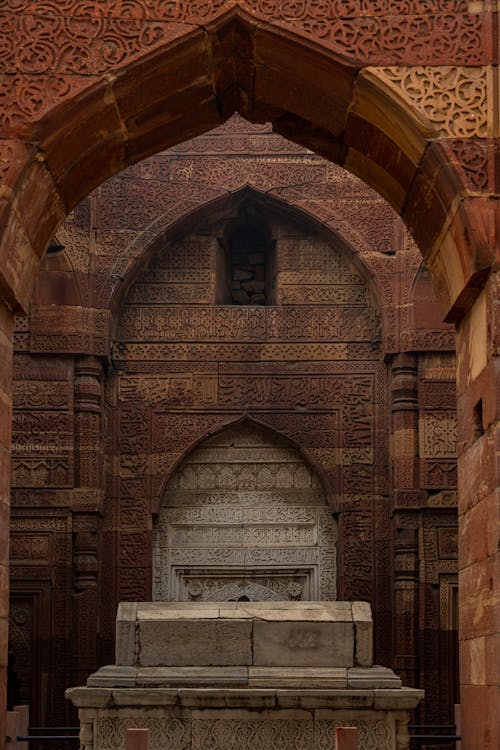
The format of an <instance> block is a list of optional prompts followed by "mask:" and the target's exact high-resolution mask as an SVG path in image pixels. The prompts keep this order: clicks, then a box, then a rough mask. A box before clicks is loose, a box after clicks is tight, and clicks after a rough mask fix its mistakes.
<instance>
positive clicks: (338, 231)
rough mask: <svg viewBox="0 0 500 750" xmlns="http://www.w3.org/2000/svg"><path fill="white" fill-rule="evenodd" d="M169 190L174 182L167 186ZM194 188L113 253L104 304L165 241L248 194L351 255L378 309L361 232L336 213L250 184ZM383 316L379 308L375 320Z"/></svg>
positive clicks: (115, 300) (115, 304)
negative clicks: (322, 213)
mask: <svg viewBox="0 0 500 750" xmlns="http://www.w3.org/2000/svg"><path fill="white" fill-rule="evenodd" d="M172 190H173V192H175V185H174V186H172ZM195 198H196V194H195V193H194V194H193V196H192V200H190V201H186V202H184V203H181V204H178V205H177V206H176V207H175V213H174V215H172V212H171V211H168V212H166V213H164V214H163V215H161V216H159V217H157V218H156V219H155V220H154V221H153V222H152V223H151V224H150V225H149V226H148V227H147V228H146V229H145V230H144V231H143V232H141V233H140V234H139V235H138V237H137V238H136V239H135V240H134V242H132V243H131V244H130V245H129V247H128V248H126V249H125V250H124V251H123V252H122V253H121V255H120V257H119V258H118V259H117V261H116V263H115V266H114V267H113V269H112V271H111V276H112V278H113V281H114V284H113V287H112V289H111V294H110V299H109V305H108V307H109V309H110V310H111V312H112V313H116V312H117V311H118V309H119V307H120V305H121V304H122V303H123V301H124V299H125V296H126V294H127V292H128V290H129V289H130V287H131V286H132V284H133V283H134V281H135V280H136V279H137V277H138V276H139V274H140V273H141V271H142V270H144V268H146V266H147V265H148V263H149V262H150V260H151V258H152V257H153V256H154V255H155V254H156V253H157V252H158V251H159V250H160V249H161V248H162V246H164V245H165V244H167V243H170V242H172V241H173V240H175V239H177V238H182V237H183V236H186V234H188V233H189V232H190V231H192V230H193V229H195V228H196V226H197V225H199V223H200V222H203V221H211V220H214V219H216V218H217V217H218V216H220V215H221V214H222V215H223V214H224V213H227V212H228V211H229V210H231V209H237V207H238V206H239V205H241V204H242V203H243V202H244V201H245V200H247V199H249V200H252V201H255V202H257V203H260V204H261V205H265V207H266V208H267V209H268V210H270V211H271V212H274V213H276V214H277V215H281V216H283V217H288V218H290V219H292V220H294V221H297V220H299V221H300V222H301V223H302V222H303V223H304V225H305V227H306V228H308V229H309V230H310V231H311V232H313V233H315V234H317V235H319V236H321V237H322V238H323V239H325V240H326V241H327V242H329V243H330V244H332V245H335V248H336V249H338V250H340V252H341V253H342V254H343V255H344V256H346V257H347V258H348V259H349V261H351V262H352V263H353V264H354V266H355V267H356V269H357V271H358V272H359V274H360V276H361V278H362V279H363V281H364V282H365V283H366V284H367V285H368V287H369V289H370V290H371V293H372V295H373V297H374V300H375V304H376V305H377V309H378V310H379V312H380V313H381V309H382V304H381V300H382V299H383V296H384V293H383V290H382V288H381V286H380V284H379V279H378V277H377V274H376V272H374V271H373V270H372V269H371V268H370V255H371V254H372V253H373V252H374V251H373V248H372V247H370V246H369V244H368V242H367V240H366V238H363V237H362V236H359V237H356V238H355V239H356V241H357V244H356V246H354V244H353V232H352V231H350V229H351V228H350V227H349V226H348V224H347V223H346V224H345V226H344V223H343V222H342V218H341V217H338V216H332V218H331V219H329V220H327V221H325V220H324V219H323V218H322V217H319V216H317V215H316V214H315V213H314V211H313V210H312V208H310V207H307V208H305V207H303V206H300V205H297V203H295V202H294V201H292V200H285V199H284V198H283V197H282V196H280V197H279V198H278V197H276V196H275V195H272V194H270V193H267V192H265V191H262V190H259V189H258V188H256V187H253V186H251V185H245V186H244V187H242V188H240V189H238V190H235V191H232V192H229V191H223V192H222V191H219V195H216V196H214V197H212V198H211V199H209V200H207V198H206V193H205V191H204V190H203V191H202V193H201V195H200V197H199V200H198V201H196V200H195ZM344 229H345V231H346V232H349V234H350V241H348V239H347V238H346V237H345V235H344V233H343V230H344ZM382 322H383V316H382V314H381V323H382Z"/></svg>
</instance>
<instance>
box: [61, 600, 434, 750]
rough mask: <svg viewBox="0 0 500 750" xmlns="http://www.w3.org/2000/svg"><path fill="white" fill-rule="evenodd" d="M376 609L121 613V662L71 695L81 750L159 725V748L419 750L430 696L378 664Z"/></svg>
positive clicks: (212, 607) (191, 606) (214, 606)
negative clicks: (340, 734) (347, 745)
mask: <svg viewBox="0 0 500 750" xmlns="http://www.w3.org/2000/svg"><path fill="white" fill-rule="evenodd" d="M371 639H372V623H371V612H370V608H369V605H367V604H366V603H364V602H352V603H351V602H281V603H280V602H272V603H269V602H236V603H232V602H229V603H213V602H210V603H206V604H205V603H202V604H199V603H176V602H162V603H154V604H145V603H144V604H132V603H126V604H122V605H120V608H119V611H118V617H117V647H116V662H117V663H116V664H114V665H109V666H105V667H102V668H101V669H100V670H98V672H96V673H95V674H94V675H92V676H91V677H90V678H89V680H88V683H87V686H86V687H78V688H71V689H69V690H68V691H67V692H66V695H67V697H68V698H69V699H70V700H71V701H72V702H73V703H74V705H75V706H77V707H78V709H79V717H80V722H81V747H82V748H84V750H118V748H123V747H124V743H125V730H126V728H127V727H148V728H149V730H150V748H151V750H263V748H265V750H331V748H335V727H336V726H357V727H358V728H359V736H360V750H407V748H408V747H409V736H408V729H407V725H408V721H409V716H410V711H411V710H412V709H414V708H415V707H416V706H417V704H418V702H419V701H420V700H421V699H422V697H423V691H421V690H414V689H411V688H405V687H402V686H401V681H400V680H399V678H398V677H397V676H396V675H395V674H394V672H392V670H390V669H387V668H384V667H380V666H373V664H372V663H371V661H372V657H371Z"/></svg>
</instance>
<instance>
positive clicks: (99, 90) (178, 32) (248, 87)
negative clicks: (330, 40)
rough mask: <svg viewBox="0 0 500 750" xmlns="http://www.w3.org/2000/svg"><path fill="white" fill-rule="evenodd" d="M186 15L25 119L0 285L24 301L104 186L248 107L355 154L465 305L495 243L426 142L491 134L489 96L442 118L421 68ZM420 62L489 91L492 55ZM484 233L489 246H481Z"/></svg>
mask: <svg viewBox="0 0 500 750" xmlns="http://www.w3.org/2000/svg"><path fill="white" fill-rule="evenodd" d="M174 26H175V25H174ZM187 28H188V31H186V30H185V29H186V27H182V28H179V27H178V25H177V26H175V29H174V28H173V29H172V30H173V33H174V38H173V39H171V41H169V42H167V43H166V44H164V45H162V46H160V47H158V48H156V49H154V50H153V51H151V52H148V53H147V54H144V55H142V56H141V57H139V58H138V59H137V60H135V61H133V62H131V63H130V64H128V65H125V66H124V67H122V68H118V69H117V70H114V71H112V72H111V71H110V72H109V73H107V74H106V75H104V76H103V77H102V78H101V79H100V80H99V81H98V82H96V83H95V84H94V85H93V86H91V87H90V88H86V89H85V90H84V91H82V92H80V93H77V94H74V95H68V98H67V99H66V100H65V101H63V102H62V103H61V104H60V105H59V106H57V107H55V108H54V109H53V110H51V111H50V112H48V113H47V114H46V115H45V116H44V117H42V119H41V120H39V121H38V122H36V123H33V124H32V125H27V126H26V129H25V131H24V132H23V129H22V128H20V130H21V132H22V136H21V137H22V138H25V142H21V141H20V140H13V141H11V142H6V143H7V146H4V150H5V148H6V149H7V151H6V153H7V159H6V160H5V163H6V164H8V166H7V167H5V168H4V169H3V172H4V174H5V183H6V190H5V189H4V191H3V194H4V195H5V196H6V199H5V200H4V201H3V205H2V206H1V207H0V208H2V209H3V213H4V217H3V220H2V223H3V225H4V227H5V231H4V233H3V248H2V247H1V246H0V258H5V262H4V263H2V265H1V266H0V272H1V275H0V291H2V292H3V295H4V296H5V297H6V298H7V299H8V300H10V301H11V303H12V304H13V305H17V306H18V307H21V308H24V309H26V308H27V306H28V302H29V298H30V296H31V290H32V287H33V282H34V277H35V275H36V272H37V270H38V265H39V258H40V257H41V255H42V254H43V252H44V250H45V248H46V246H47V243H48V241H49V239H50V237H51V236H52V235H53V234H54V232H55V229H56V228H57V226H58V224H59V223H60V222H61V221H62V219H63V218H64V216H65V214H66V213H67V212H68V211H69V210H70V209H71V208H72V207H73V206H74V205H75V204H76V203H77V202H78V201H79V200H80V199H81V198H82V197H83V196H85V195H87V194H88V193H89V192H90V191H91V190H92V189H93V188H94V187H95V186H96V185H98V184H100V183H102V182H103V181H104V180H105V179H107V178H108V177H110V176H111V175H112V174H115V173H116V172H118V171H120V170H121V169H123V168H124V167H126V166H127V165H129V164H132V163H134V162H136V161H139V160H141V159H143V158H145V157H147V156H149V155H151V154H153V153H156V152H158V151H160V150H163V149H165V148H168V147H169V146H172V145H174V144H176V143H178V142H180V141H182V140H185V139H187V138H190V137H193V136H195V135H199V134H200V133H202V132H205V131H207V130H209V129H211V128H213V127H215V126H216V125H218V124H220V122H221V121H224V120H225V119H226V118H227V117H228V116H229V115H230V114H232V113H233V112H234V111H239V112H240V114H242V115H243V116H244V117H246V118H248V119H250V120H252V121H264V120H272V121H273V123H274V128H275V130H276V131H277V132H279V133H281V134H282V135H284V136H285V137H287V138H289V139H291V140H294V141H297V142H299V143H301V144H302V145H304V146H306V147H308V148H310V149H312V150H314V151H315V152H316V153H318V154H320V155H323V156H326V157H327V158H328V159H330V160H332V161H335V162H337V163H339V164H342V165H344V166H345V167H346V168H347V169H349V170H350V171H352V172H353V173H355V174H357V175H358V176H359V177H361V178H362V179H363V180H364V181H365V182H367V183H368V184H369V185H370V186H372V187H374V188H375V189H376V190H377V191H378V192H379V193H380V194H381V195H382V196H383V197H385V198H386V199H387V200H389V202H390V203H391V204H392V205H393V206H394V208H395V209H396V210H397V211H398V213H399V214H400V215H402V216H403V218H404V220H405V221H406V223H407V225H408V226H409V228H410V231H411V232H412V233H413V235H414V236H415V239H416V241H417V244H418V245H419V247H420V250H421V252H422V254H423V255H424V258H426V260H427V262H428V265H429V268H430V270H431V273H432V274H433V276H434V278H435V285H436V288H437V289H438V290H439V294H440V298H441V303H442V306H443V308H444V309H445V310H447V311H448V315H449V317H453V316H454V315H455V316H456V315H459V314H460V313H461V311H463V309H464V307H466V306H467V305H468V304H469V303H470V301H471V299H472V298H473V297H474V295H475V294H476V293H477V289H476V288H479V287H480V286H481V285H482V283H483V282H484V277H485V275H487V273H488V270H489V266H490V263H491V257H490V252H489V249H488V245H489V243H488V242H487V239H488V238H487V232H486V231H485V229H484V227H483V226H482V220H481V219H479V220H478V219H477V218H474V216H475V213H477V212H471V206H473V203H471V202H470V201H469V203H467V202H466V201H464V197H467V196H466V194H467V189H466V187H465V186H464V182H463V179H462V178H461V176H460V174H459V170H457V169H456V168H455V166H454V165H453V162H452V160H451V159H450V157H449V155H448V154H447V152H446V149H444V148H443V147H442V146H441V145H440V144H439V143H436V144H430V145H429V143H430V141H431V140H432V139H436V138H439V137H442V138H451V137H455V136H457V135H461V136H462V137H463V136H464V135H465V136H466V137H474V136H480V137H487V136H488V135H491V132H490V131H491V129H489V125H488V122H487V117H486V122H485V115H484V106H482V104H481V106H480V107H476V109H474V117H473V118H472V120H473V129H472V130H470V132H469V131H467V132H466V133H460V132H459V133H456V132H454V130H453V128H454V127H455V126H454V125H453V123H455V122H459V123H464V122H465V123H467V116H466V115H465V116H462V117H460V114H461V111H462V110H461V108H463V107H465V106H466V101H467V96H468V94H469V93H470V92H469V91H468V88H467V85H464V81H461V82H460V81H459V82H460V83H461V90H464V91H465V92H466V93H465V96H463V97H462V99H463V101H460V98H459V97H458V100H457V102H456V106H455V107H454V108H453V107H452V108H451V109H452V110H453V111H452V112H450V116H449V117H448V118H447V120H446V122H443V121H442V118H441V119H440V117H439V116H436V113H433V110H432V106H431V107H427V108H426V107H425V106H423V107H422V106H419V105H418V104H417V103H416V99H418V96H417V97H415V94H414V91H413V89H412V86H411V80H410V82H409V83H408V81H406V80H405V77H408V76H410V78H411V69H410V68H407V69H404V68H403V69H400V68H369V67H368V68H364V69H360V64H359V62H357V61H355V60H348V59H346V58H345V57H343V56H341V55H339V54H336V53H334V52H332V51H331V50H330V49H328V48H327V47H326V46H323V45H322V44H320V43H317V42H313V41H311V40H310V39H307V38H305V37H304V36H303V35H300V34H296V33H294V32H292V31H290V30H288V29H284V28H282V27H280V26H278V25H272V24H270V23H267V22H265V21H262V19H259V18H257V17H253V16H252V15H250V14H249V13H247V12H243V11H242V10H241V9H240V8H239V7H238V6H234V7H233V8H232V9H230V10H229V11H226V12H222V13H221V15H220V16H219V17H217V18H216V19H215V20H212V21H210V22H208V23H207V24H206V25H205V26H203V27H193V26H188V27H187ZM297 59H300V63H301V64H300V65H297ZM437 70H441V69H437ZM401 71H402V72H401ZM408 71H410V72H408ZM457 71H458V72H457ZM418 72H419V73H420V75H421V76H422V75H423V77H424V79H425V76H426V75H427V76H428V78H429V79H432V81H431V85H430V88H431V89H432V90H433V91H434V98H436V96H437V93H436V92H437V91H438V89H439V86H441V89H442V90H444V91H445V93H446V91H447V87H448V91H447V93H448V94H449V93H450V91H449V87H450V86H453V87H454V91H456V90H458V89H459V88H460V87H458V86H457V81H456V80H455V79H456V77H457V76H458V78H460V77H462V78H464V77H465V84H467V83H468V84H470V87H472V88H474V87H476V88H477V89H478V91H479V98H478V99H477V101H480V102H483V100H484V96H482V94H483V89H485V87H486V78H487V75H486V73H487V70H486V68H485V67H484V66H483V67H482V68H481V67H480V68H477V67H476V68H470V69H467V68H460V69H458V68H456V69H451V73H452V75H451V78H452V79H453V80H452V82H451V83H450V82H449V78H450V76H449V75H448V76H446V75H445V76H444V78H443V76H441V79H439V76H438V78H436V75H435V74H434V73H433V69H432V68H428V69H425V68H419V69H418ZM449 73H450V70H448V74H449ZM454 74H456V75H454ZM424 88H425V80H424ZM441 93H442V91H441ZM481 97H482V98H481ZM456 98H457V97H455V99H456ZM424 99H425V97H424ZM476 110H477V111H476ZM462 114H463V113H462ZM466 114H467V113H466ZM469 114H470V113H469ZM28 144H29V145H28ZM9 149H10V151H9ZM9 154H10V156H9ZM11 167H12V168H11ZM438 177H439V179H438ZM479 208H481V207H480V206H479ZM472 213H474V215H472ZM483 213H484V212H483ZM424 218H426V219H427V220H426V222H425V229H424V228H422V223H424V222H423V219H424ZM474 221H475V222H476V224H475V225H474V226H471V224H472V223H473V222H474ZM471 229H472V234H471ZM474 230H475V231H474ZM475 236H477V237H478V241H477V243H476V244H477V245H478V247H472V248H471V244H472V241H471V239H470V238H471V237H475ZM12 248H13V249H14V253H12ZM9 261H10V262H9Z"/></svg>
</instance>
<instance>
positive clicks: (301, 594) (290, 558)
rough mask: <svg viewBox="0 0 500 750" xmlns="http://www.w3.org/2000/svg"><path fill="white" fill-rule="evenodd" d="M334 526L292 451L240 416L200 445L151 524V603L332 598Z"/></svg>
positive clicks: (319, 486)
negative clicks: (156, 600)
mask: <svg viewBox="0 0 500 750" xmlns="http://www.w3.org/2000/svg"><path fill="white" fill-rule="evenodd" d="M336 544H337V524H336V521H335V520H334V519H333V517H332V513H331V510H330V509H329V507H328V504H327V501H326V493H325V492H324V489H323V483H322V481H321V479H320V478H319V477H318V476H317V474H316V472H315V471H314V470H313V468H312V467H311V465H310V464H309V463H308V462H306V461H305V460H304V458H303V455H302V452H301V451H300V450H298V449H297V448H296V447H295V446H294V445H293V443H292V442H291V441H290V440H289V439H286V438H283V437H282V436H281V435H279V434H278V433H277V432H276V431H274V430H272V429H270V428H269V427H267V426H266V427H265V426H264V425H263V424H262V423H259V422H257V421H255V420H251V419H248V418H242V419H238V420H234V421H232V422H231V423H230V424H229V425H227V426H226V427H224V428H222V429H220V430H218V431H217V432H216V433H214V434H212V435H211V436H208V437H205V439H203V440H201V441H199V442H198V443H197V444H196V446H195V447H194V448H193V449H192V450H190V451H188V452H187V453H185V454H184V457H183V459H182V460H181V461H180V462H179V463H178V464H177V467H176V469H175V470H174V471H173V472H171V474H170V477H169V478H168V481H167V483H166V485H165V489H164V491H163V496H162V502H161V505H160V508H159V513H158V516H157V518H156V519H155V521H154V523H153V542H152V545H153V599H167V600H168V599H173V600H181V601H184V600H193V601H199V600H228V599H229V600H262V599H264V600H266V599H269V600H270V599H276V600H286V599H309V600H311V599H312V600H314V599H334V598H336V590H337V582H336Z"/></svg>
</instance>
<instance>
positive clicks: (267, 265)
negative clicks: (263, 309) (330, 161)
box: [217, 205, 276, 305]
mask: <svg viewBox="0 0 500 750" xmlns="http://www.w3.org/2000/svg"><path fill="white" fill-rule="evenodd" d="M218 243H219V249H218V258H217V281H218V284H217V304H219V305H273V304H275V297H276V295H275V276H276V263H275V252H274V250H275V242H274V240H273V237H272V234H271V230H270V228H269V226H268V224H267V221H266V220H265V218H264V216H263V215H262V213H259V211H257V209H256V208H254V207H252V206H251V205H250V206H248V205H244V206H243V207H242V208H241V209H240V212H239V216H238V218H237V219H233V220H232V221H229V222H228V223H227V224H226V227H225V229H224V233H223V235H222V237H219V238H218Z"/></svg>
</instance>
